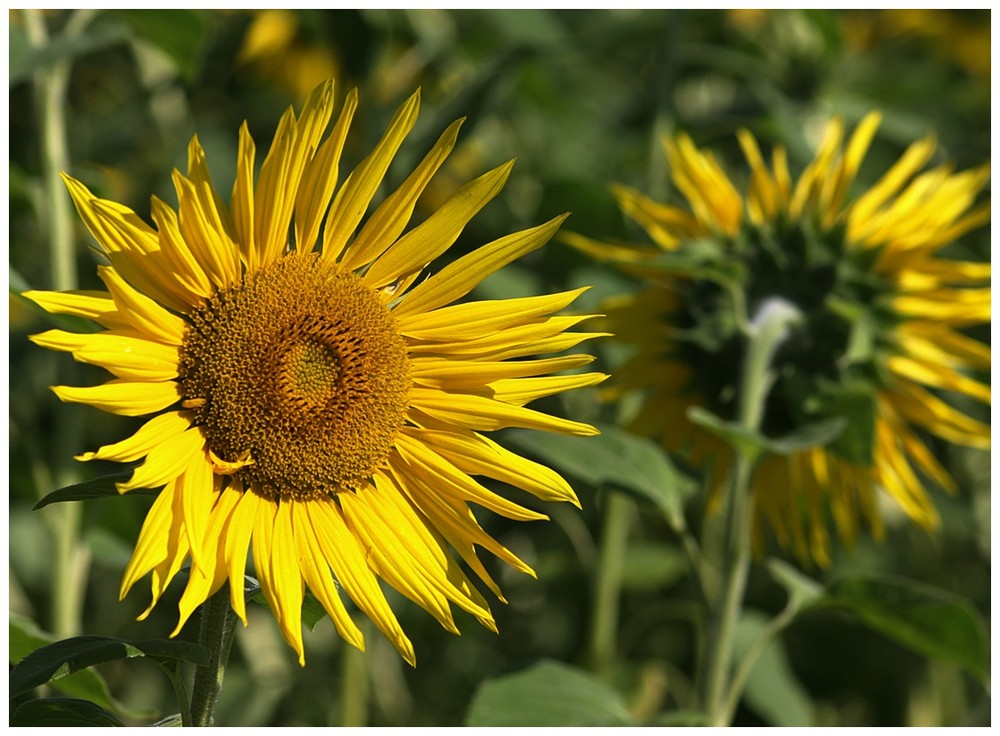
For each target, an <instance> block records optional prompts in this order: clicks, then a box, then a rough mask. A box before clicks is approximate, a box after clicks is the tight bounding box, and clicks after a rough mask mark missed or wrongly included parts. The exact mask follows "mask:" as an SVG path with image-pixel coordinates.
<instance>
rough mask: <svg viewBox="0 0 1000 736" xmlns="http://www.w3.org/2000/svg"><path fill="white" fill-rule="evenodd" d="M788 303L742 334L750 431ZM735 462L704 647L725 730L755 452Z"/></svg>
mask: <svg viewBox="0 0 1000 736" xmlns="http://www.w3.org/2000/svg"><path fill="white" fill-rule="evenodd" d="M800 316H801V315H800V312H799V311H798V309H796V308H795V307H794V306H793V305H791V304H789V303H788V302H786V301H784V300H780V299H771V300H768V301H766V302H765V303H764V304H763V305H762V306H761V308H760V310H759V311H758V313H757V314H756V316H755V317H754V320H753V322H752V323H751V324H750V325H749V329H748V331H747V344H746V356H745V358H744V364H743V375H742V377H741V380H740V393H739V415H738V421H739V423H740V425H741V426H742V427H743V428H744V429H746V430H749V431H750V432H757V431H758V430H759V429H760V426H761V422H762V420H763V418H764V407H765V403H766V400H767V394H768V392H769V391H770V389H771V384H772V382H773V379H774V377H773V375H772V372H771V361H772V359H773V358H774V354H775V352H776V350H777V349H778V346H779V345H780V344H781V342H782V341H783V340H784V339H785V337H786V336H787V335H788V327H789V326H790V325H791V324H792V323H794V322H796V321H798V320H799V319H800ZM734 452H735V455H736V457H735V462H734V466H733V471H732V474H731V476H730V478H731V481H730V485H729V494H728V496H727V498H726V499H725V500H724V505H725V514H726V517H725V530H724V533H725V541H724V545H723V551H722V559H721V561H720V565H719V566H720V568H721V570H722V576H721V579H722V582H723V590H722V596H721V600H719V602H718V608H717V610H715V611H714V612H713V615H712V618H711V621H710V624H709V632H708V646H707V648H706V656H707V665H706V667H705V670H704V671H705V673H706V674H705V680H704V682H705V685H704V693H705V695H704V703H705V707H706V709H707V713H708V717H709V723H710V725H712V726H727V725H729V722H730V720H731V719H732V716H733V711H735V703H737V702H738V698H739V695H738V693H735V692H733V691H734V690H735V688H736V687H737V686H739V687H742V680H740V681H739V682H737V681H735V680H733V679H731V669H732V660H733V645H734V642H735V632H736V626H737V624H738V623H739V620H740V615H741V612H742V608H743V595H744V593H745V591H746V583H747V577H748V575H749V573H750V562H751V557H752V555H751V537H752V532H753V516H754V496H753V488H752V486H751V483H750V481H751V478H752V476H753V469H754V465H755V463H756V461H757V457H758V454H759V451H757V450H750V449H742V450H741V449H739V448H734Z"/></svg>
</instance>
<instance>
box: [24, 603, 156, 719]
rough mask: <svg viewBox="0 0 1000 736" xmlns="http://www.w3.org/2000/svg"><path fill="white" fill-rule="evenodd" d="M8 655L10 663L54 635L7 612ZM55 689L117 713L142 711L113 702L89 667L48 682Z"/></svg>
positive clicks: (29, 621) (103, 682) (46, 641)
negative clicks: (127, 708) (128, 708)
mask: <svg viewBox="0 0 1000 736" xmlns="http://www.w3.org/2000/svg"><path fill="white" fill-rule="evenodd" d="M7 628H8V639H7V642H8V656H9V658H10V663H11V664H14V663H16V662H19V661H21V660H22V659H24V658H25V657H27V656H28V655H29V654H31V652H33V651H35V650H37V649H40V648H41V647H43V646H45V645H47V644H50V643H51V642H52V641H53V639H54V638H55V637H53V636H52V634H49V633H47V632H44V631H42V630H41V629H39V628H38V626H37V625H36V624H35V622H34V621H31V620H29V619H27V618H24V617H23V616H19V615H17V614H16V613H11V614H10V618H9V622H8V627H7ZM52 686H53V687H55V688H56V689H57V690H59V692H61V693H63V694H64V695H68V696H71V697H74V698H79V699H81V700H86V701H89V702H92V703H95V704H97V705H99V706H100V707H101V708H104V709H105V710H109V711H115V712H117V713H125V712H127V714H128V715H135V716H137V717H140V716H141V715H143V713H139V712H134V711H126V710H125V709H123V708H122V706H121V705H120V704H118V703H116V702H115V701H114V700H113V699H112V697H111V692H110V691H109V690H108V685H107V683H106V682H105V681H104V678H103V677H101V675H100V674H98V673H97V672H94V671H93V670H79V671H78V672H74V673H72V674H69V675H66V676H65V677H61V678H59V679H58V680H56V681H55V682H53V683H52Z"/></svg>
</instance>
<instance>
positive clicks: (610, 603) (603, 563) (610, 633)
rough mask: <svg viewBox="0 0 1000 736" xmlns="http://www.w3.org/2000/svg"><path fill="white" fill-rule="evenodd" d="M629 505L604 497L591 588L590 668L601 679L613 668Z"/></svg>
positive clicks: (617, 498) (613, 496)
mask: <svg viewBox="0 0 1000 736" xmlns="http://www.w3.org/2000/svg"><path fill="white" fill-rule="evenodd" d="M631 512H632V502H631V501H630V500H629V498H628V497H627V496H625V494H623V493H618V492H610V493H608V494H607V508H606V509H605V511H604V528H603V530H602V533H601V548H600V556H599V558H598V562H597V572H596V576H595V577H596V582H595V586H594V615H593V618H592V619H591V622H590V642H589V660H590V668H591V670H593V672H594V673H595V674H597V675H599V676H601V677H607V676H609V675H610V674H611V669H612V667H613V666H614V660H615V648H616V636H617V631H618V604H619V599H620V597H621V589H622V575H623V573H624V569H625V552H626V548H627V547H628V530H629V522H630V517H631Z"/></svg>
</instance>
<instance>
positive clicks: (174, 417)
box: [76, 411, 191, 463]
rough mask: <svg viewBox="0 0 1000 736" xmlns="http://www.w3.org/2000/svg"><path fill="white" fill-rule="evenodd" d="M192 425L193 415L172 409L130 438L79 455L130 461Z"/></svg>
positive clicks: (79, 458)
mask: <svg viewBox="0 0 1000 736" xmlns="http://www.w3.org/2000/svg"><path fill="white" fill-rule="evenodd" d="M190 426H191V417H190V416H189V415H188V414H187V413H186V412H179V411H170V412H166V413H165V414H159V415H157V416H155V417H153V418H152V419H150V420H149V421H148V422H146V423H145V424H143V425H142V427H140V428H139V431H138V432H136V433H135V434H134V435H132V436H131V437H129V438H128V439H125V440H122V441H121V442H115V443H114V444H111V445H105V446H104V447H102V448H100V449H99V450H97V451H96V452H85V453H83V454H82V455H77V456H76V459H77V460H80V461H82V462H86V461H89V460H114V461H115V462H119V463H128V462H132V461H133V460H138V459H139V458H141V457H143V456H145V455H148V454H149V453H150V452H152V451H153V450H154V449H155V448H156V447H158V446H159V445H161V444H163V443H165V442H168V441H170V440H171V439H173V438H174V437H177V436H179V435H181V434H182V433H183V432H185V431H186V430H187V429H188V428H189V427H190Z"/></svg>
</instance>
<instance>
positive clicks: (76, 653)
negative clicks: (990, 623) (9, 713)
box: [10, 636, 209, 697]
mask: <svg viewBox="0 0 1000 736" xmlns="http://www.w3.org/2000/svg"><path fill="white" fill-rule="evenodd" d="M133 657H151V658H154V659H157V660H182V661H185V662H194V663H195V664H200V665H204V664H208V660H209V652H208V650H207V649H205V648H204V647H202V646H200V645H198V644H195V643H193V642H189V641H177V640H174V639H141V640H133V641H127V640H125V639H116V638H114V637H109V636H75V637H73V638H70V639H63V640H61V641H57V642H53V643H52V644H48V645H46V646H44V647H42V648H40V649H36V650H35V651H33V652H32V653H31V654H29V655H27V656H26V657H25V658H24V659H22V660H21V661H20V662H18V663H17V664H16V665H15V666H14V668H13V669H12V670H11V671H10V696H11V697H14V696H15V695H20V694H21V693H23V692H27V691H28V690H31V689H32V688H35V687H38V686H39V685H44V684H45V683H46V682H49V681H50V680H57V679H59V678H61V677H65V676H66V675H68V674H70V673H71V672H76V671H77V670H81V669H83V668H84V667H90V666H92V665H95V664H101V663H102V662H110V661H113V660H116V659H131V658H133Z"/></svg>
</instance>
